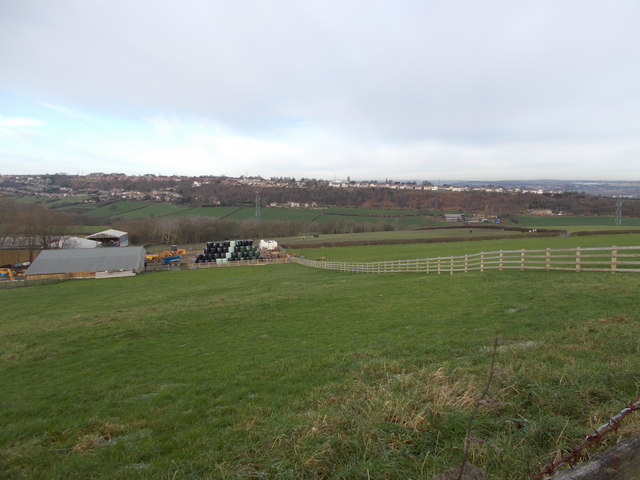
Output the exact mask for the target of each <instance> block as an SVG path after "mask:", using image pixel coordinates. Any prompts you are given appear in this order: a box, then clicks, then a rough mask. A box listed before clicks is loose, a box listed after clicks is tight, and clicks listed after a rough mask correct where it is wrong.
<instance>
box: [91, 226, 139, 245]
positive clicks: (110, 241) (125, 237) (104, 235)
mask: <svg viewBox="0 0 640 480" xmlns="http://www.w3.org/2000/svg"><path fill="white" fill-rule="evenodd" d="M87 239H88V240H95V241H97V242H100V243H101V244H102V246H103V247H126V246H127V245H129V234H128V233H127V232H121V231H120V230H113V229H109V230H105V231H103V232H98V233H94V234H93V235H89V236H88V237H87Z"/></svg>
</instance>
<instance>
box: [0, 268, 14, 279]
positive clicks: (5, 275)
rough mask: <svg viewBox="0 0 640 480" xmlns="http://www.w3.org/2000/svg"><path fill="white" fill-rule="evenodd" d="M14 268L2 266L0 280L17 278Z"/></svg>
mask: <svg viewBox="0 0 640 480" xmlns="http://www.w3.org/2000/svg"><path fill="white" fill-rule="evenodd" d="M15 279H16V277H15V275H14V274H13V270H11V269H10V268H0V280H15Z"/></svg>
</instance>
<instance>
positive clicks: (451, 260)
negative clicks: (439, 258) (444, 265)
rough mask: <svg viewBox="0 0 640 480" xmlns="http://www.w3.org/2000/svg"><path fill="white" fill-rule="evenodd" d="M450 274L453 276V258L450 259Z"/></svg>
mask: <svg viewBox="0 0 640 480" xmlns="http://www.w3.org/2000/svg"><path fill="white" fill-rule="evenodd" d="M449 274H450V275H453V257H451V258H450V259H449Z"/></svg>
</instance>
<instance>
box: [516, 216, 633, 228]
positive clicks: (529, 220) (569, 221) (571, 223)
mask: <svg viewBox="0 0 640 480" xmlns="http://www.w3.org/2000/svg"><path fill="white" fill-rule="evenodd" d="M515 218H516V220H518V222H520V225H522V226H527V227H550V228H564V227H576V226H589V227H592V226H602V227H612V228H615V227H616V217H614V216H592V217H582V216H571V215H554V216H544V217H531V216H529V217H527V216H515ZM621 226H622V227H623V228H624V227H626V228H629V227H638V226H640V217H623V218H622V225H621Z"/></svg>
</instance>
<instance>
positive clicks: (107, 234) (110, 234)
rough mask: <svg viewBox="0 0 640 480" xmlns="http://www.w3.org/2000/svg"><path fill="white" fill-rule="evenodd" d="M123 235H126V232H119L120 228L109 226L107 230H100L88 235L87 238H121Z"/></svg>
mask: <svg viewBox="0 0 640 480" xmlns="http://www.w3.org/2000/svg"><path fill="white" fill-rule="evenodd" d="M125 235H127V232H121V231H120V230H113V229H112V228H110V229H109V230H103V231H102V232H98V233H94V234H93V235H89V236H88V237H87V238H88V239H90V240H91V239H94V238H121V237H124V236H125Z"/></svg>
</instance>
